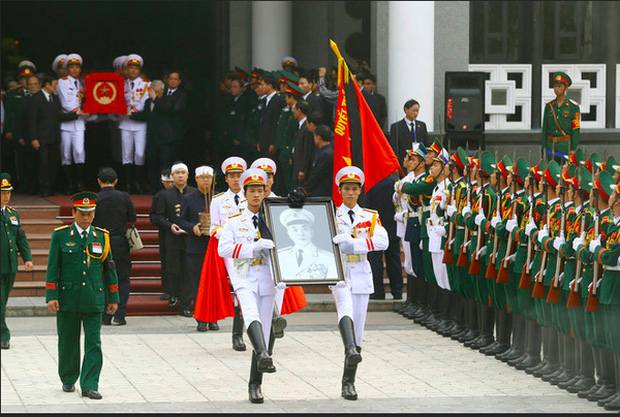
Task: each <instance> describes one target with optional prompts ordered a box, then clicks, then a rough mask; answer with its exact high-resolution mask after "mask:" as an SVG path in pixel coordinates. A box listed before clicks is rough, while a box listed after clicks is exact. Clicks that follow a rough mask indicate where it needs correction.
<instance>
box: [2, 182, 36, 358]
mask: <svg viewBox="0 0 620 417" xmlns="http://www.w3.org/2000/svg"><path fill="white" fill-rule="evenodd" d="M0 183H1V189H2V191H1V193H2V223H0V227H1V232H0V235H2V237H1V238H0V249H1V250H2V262H1V263H0V268H1V274H2V296H1V297H2V344H1V345H0V346H1V347H2V349H9V348H10V346H11V345H10V342H9V340H11V332H10V331H9V328H8V327H7V325H6V321H5V315H6V302H7V300H8V299H9V293H10V292H11V289H13V283H15V275H16V274H17V264H18V260H17V252H19V253H20V255H21V256H22V259H23V260H24V262H25V266H26V271H32V269H33V268H34V264H33V263H32V255H31V254H30V245H28V239H26V233H25V232H24V229H22V226H21V222H20V220H19V214H17V211H16V210H15V209H14V208H12V207H9V206H8V204H9V201H10V200H11V191H12V190H13V186H12V185H11V175H9V174H7V173H2V176H1V177H0Z"/></svg>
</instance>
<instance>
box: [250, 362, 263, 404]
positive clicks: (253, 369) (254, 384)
mask: <svg viewBox="0 0 620 417" xmlns="http://www.w3.org/2000/svg"><path fill="white" fill-rule="evenodd" d="M262 383H263V373H262V372H260V371H259V370H258V358H257V356H256V353H255V352H254V351H252V364H251V366H250V380H249V381H248V395H249V398H250V402H252V403H255V404H260V403H262V402H263V401H265V399H264V397H263V393H262V391H261V384H262Z"/></svg>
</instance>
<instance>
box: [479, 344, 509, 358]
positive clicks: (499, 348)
mask: <svg viewBox="0 0 620 417" xmlns="http://www.w3.org/2000/svg"><path fill="white" fill-rule="evenodd" d="M508 349H510V345H508V344H506V343H501V342H497V345H495V346H494V347H493V349H491V348H490V347H488V348H486V349H485V350H484V355H486V356H496V355H500V354H502V353H504V352H506V351H507V350H508ZM480 352H482V350H480Z"/></svg>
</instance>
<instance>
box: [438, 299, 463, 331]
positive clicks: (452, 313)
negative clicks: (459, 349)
mask: <svg viewBox="0 0 620 417" xmlns="http://www.w3.org/2000/svg"><path fill="white" fill-rule="evenodd" d="M448 319H449V321H450V322H451V323H452V325H450V326H448V327H446V329H445V330H442V329H439V330H438V333H439V334H440V335H442V336H444V337H451V336H452V335H455V334H457V333H460V332H462V331H463V329H465V324H464V309H463V297H462V296H461V295H460V294H459V293H457V292H454V291H448Z"/></svg>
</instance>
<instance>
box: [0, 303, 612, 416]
mask: <svg viewBox="0 0 620 417" xmlns="http://www.w3.org/2000/svg"><path fill="white" fill-rule="evenodd" d="M287 320H288V322H289V327H288V328H287V330H286V332H285V336H284V338H283V339H279V340H278V341H277V342H276V346H275V352H274V355H273V358H274V363H275V365H276V367H277V372H276V373H275V374H266V375H265V377H264V381H263V394H264V395H265V403H264V404H251V403H250V402H249V401H248V399H247V378H248V374H249V365H250V350H249V349H248V351H246V352H236V351H233V350H232V348H231V333H230V332H231V325H232V320H231V319H227V320H223V321H221V322H220V330H219V331H215V332H213V331H210V332H206V333H198V332H196V330H195V322H194V320H192V319H188V318H184V317H180V316H154V317H129V318H128V324H127V325H126V326H111V327H104V329H103V331H102V343H103V353H104V366H103V371H102V374H101V380H100V389H99V391H100V392H101V394H102V395H103V397H104V398H103V400H101V401H93V400H89V399H85V398H83V397H81V396H80V390H79V386H77V387H76V388H78V389H77V390H76V392H74V393H63V392H62V390H61V383H60V381H59V379H58V375H57V336H56V322H55V318H54V317H10V318H8V319H7V322H8V325H9V327H10V328H11V333H12V340H11V349H10V350H8V351H6V350H4V351H2V356H1V359H2V375H1V380H0V387H1V410H0V411H1V412H2V413H9V412H31V413H32V412H41V413H61V412H62V413H115V412H120V413H146V412H158V413H172V412H184V413H261V412H267V413H282V412H287V413H309V412H313V413H361V412H365V413H470V412H471V413H481V412H483V413H515V412H519V413H597V412H604V410H603V409H602V408H600V407H597V406H596V404H594V403H590V402H588V401H585V400H582V399H579V398H577V396H576V395H574V394H569V393H567V392H565V391H563V390H560V389H558V388H557V387H554V386H551V385H549V384H548V383H546V382H542V381H540V380H539V379H536V378H534V377H532V376H529V375H526V374H525V373H523V372H520V371H517V370H515V369H513V368H511V367H509V366H507V365H505V364H503V363H501V362H499V361H497V360H495V359H492V358H489V357H485V356H483V355H481V354H480V353H478V352H475V351H473V350H470V349H466V348H464V347H463V346H462V345H460V344H458V343H456V342H454V341H451V340H450V339H446V338H443V337H441V336H439V335H437V334H435V333H433V332H431V331H429V330H427V329H425V328H423V327H420V326H418V325H415V324H412V323H411V321H410V320H406V319H404V318H402V317H401V316H399V315H397V314H395V313H392V312H386V311H371V312H370V313H369V315H368V321H367V325H366V332H365V335H364V349H363V351H362V356H363V362H362V363H361V364H360V365H359V369H358V378H357V382H356V387H357V390H358V393H359V396H360V398H359V400H358V401H346V400H344V399H342V398H341V397H340V378H341V376H342V362H343V348H342V341H341V338H340V334H339V333H338V330H337V326H336V314H335V313H334V312H315V313H306V312H298V313H295V314H293V315H291V316H287ZM245 339H246V344H248V348H249V342H248V340H247V337H246V338H245Z"/></svg>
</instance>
